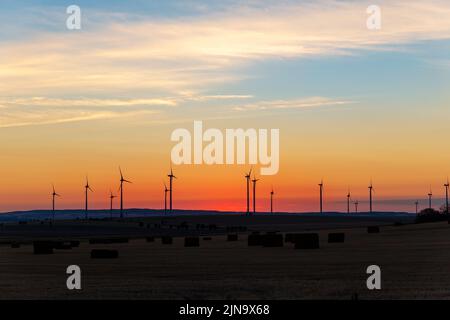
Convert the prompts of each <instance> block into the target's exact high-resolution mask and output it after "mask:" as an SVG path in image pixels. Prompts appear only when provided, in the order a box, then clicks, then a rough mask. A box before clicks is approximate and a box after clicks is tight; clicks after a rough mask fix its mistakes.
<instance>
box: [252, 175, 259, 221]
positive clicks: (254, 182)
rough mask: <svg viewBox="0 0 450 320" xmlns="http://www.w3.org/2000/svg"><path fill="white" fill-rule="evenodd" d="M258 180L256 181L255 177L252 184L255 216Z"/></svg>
mask: <svg viewBox="0 0 450 320" xmlns="http://www.w3.org/2000/svg"><path fill="white" fill-rule="evenodd" d="M258 180H259V179H256V177H255V176H253V180H252V182H253V214H255V213H256V182H257V181H258Z"/></svg>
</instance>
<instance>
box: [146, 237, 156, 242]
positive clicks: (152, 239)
mask: <svg viewBox="0 0 450 320" xmlns="http://www.w3.org/2000/svg"><path fill="white" fill-rule="evenodd" d="M145 241H147V242H155V237H146V238H145Z"/></svg>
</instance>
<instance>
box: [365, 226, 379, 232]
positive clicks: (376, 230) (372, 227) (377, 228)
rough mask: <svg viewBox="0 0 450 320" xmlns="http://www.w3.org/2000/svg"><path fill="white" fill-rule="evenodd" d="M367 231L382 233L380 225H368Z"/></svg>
mask: <svg viewBox="0 0 450 320" xmlns="http://www.w3.org/2000/svg"><path fill="white" fill-rule="evenodd" d="M367 233H380V227H378V226H370V227H367Z"/></svg>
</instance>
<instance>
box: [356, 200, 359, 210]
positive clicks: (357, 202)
mask: <svg viewBox="0 0 450 320" xmlns="http://www.w3.org/2000/svg"><path fill="white" fill-rule="evenodd" d="M358 204H359V202H358V200H356V201H355V212H356V213H358Z"/></svg>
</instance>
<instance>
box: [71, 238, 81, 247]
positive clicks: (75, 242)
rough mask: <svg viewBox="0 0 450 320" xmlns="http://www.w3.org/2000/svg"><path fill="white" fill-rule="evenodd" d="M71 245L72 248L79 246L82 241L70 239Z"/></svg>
mask: <svg viewBox="0 0 450 320" xmlns="http://www.w3.org/2000/svg"><path fill="white" fill-rule="evenodd" d="M70 246H71V247H72V248H78V247H79V246H80V241H78V240H70Z"/></svg>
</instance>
